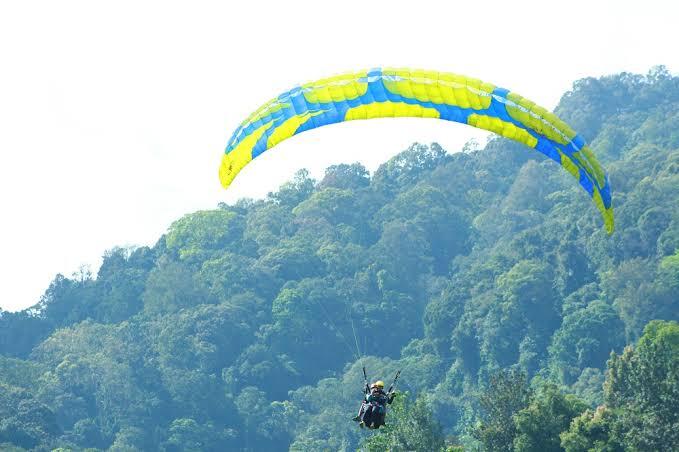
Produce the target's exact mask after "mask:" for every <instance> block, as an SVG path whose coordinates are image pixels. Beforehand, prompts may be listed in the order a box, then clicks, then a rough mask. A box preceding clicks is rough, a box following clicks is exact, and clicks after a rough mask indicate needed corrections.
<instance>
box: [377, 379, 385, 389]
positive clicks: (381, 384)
mask: <svg viewBox="0 0 679 452" xmlns="http://www.w3.org/2000/svg"><path fill="white" fill-rule="evenodd" d="M375 386H377V387H378V388H380V389H383V388H384V382H383V381H382V380H377V381H376V382H375Z"/></svg>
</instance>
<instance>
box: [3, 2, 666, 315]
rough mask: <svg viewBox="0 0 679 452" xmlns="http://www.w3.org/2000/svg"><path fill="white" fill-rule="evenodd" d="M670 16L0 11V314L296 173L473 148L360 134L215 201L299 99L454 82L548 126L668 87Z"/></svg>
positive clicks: (317, 146)
mask: <svg viewBox="0 0 679 452" xmlns="http://www.w3.org/2000/svg"><path fill="white" fill-rule="evenodd" d="M678 20H679V3H677V2H671V1H663V0H645V1H625V0H622V1H621V0H618V1H591V0H588V1H574V0H570V1H552V2H546V1H544V0H543V1H511V2H509V1H490V0H487V1H477V2H458V1H447V2H444V1H440V2H433V1H426V0H418V1H412V0H411V1H408V2H405V1H398V0H392V1H388V2H385V1H377V0H371V1H365V0H362V1H354V0H342V1H334V2H333V1H328V2H319V1H286V2H280V1H277V2H273V1H271V2H268V1H237V0H234V1H230V2H226V1H218V2H208V1H190V2H189V1H185V2H175V1H167V0H165V1H158V2H156V1H142V0H135V1H129V2H128V1H115V2H110V1H108V2H104V1H95V0H87V1H69V0H60V1H59V2H54V1H41V2H39V1H31V0H24V1H21V2H19V1H2V2H0V156H1V163H0V209H1V214H0V217H1V219H0V275H1V276H0V307H1V308H2V309H4V310H9V311H15V310H20V309H24V308H26V307H29V306H31V305H33V304H35V303H37V302H38V301H39V300H40V297H41V295H42V294H43V293H44V291H45V290H46V289H47V287H48V286H49V283H50V281H52V280H53V279H54V277H55V276H56V275H57V274H58V273H61V274H64V275H65V276H70V275H71V274H73V273H74V272H76V271H78V270H79V269H80V268H82V267H83V266H85V267H88V268H90V269H91V271H92V272H93V273H94V274H96V271H97V268H98V266H99V265H100V263H101V257H102V255H103V254H104V253H105V252H106V250H110V249H112V248H114V247H117V246H143V245H148V246H152V245H153V244H154V243H155V242H156V241H157V240H158V239H159V238H160V236H161V235H162V234H163V233H164V232H165V231H167V229H168V227H169V226H170V225H171V224H172V222H173V221H175V220H177V219H179V218H181V217H182V216H183V215H186V214H188V213H191V212H195V211H197V210H202V209H212V208H215V207H216V206H217V204H218V203H219V202H227V203H233V202H235V201H236V200H238V199H239V198H242V197H252V198H257V197H262V196H265V195H266V193H268V192H270V191H274V190H276V189H277V188H278V187H279V186H280V185H281V184H282V183H284V182H285V181H286V180H288V179H289V178H290V177H291V176H292V175H293V174H294V172H295V171H297V170H299V169H301V168H308V169H309V170H310V171H311V173H312V175H314V176H315V177H322V175H323V172H324V169H325V168H326V167H327V166H329V165H332V164H337V163H353V162H356V161H359V162H361V163H363V164H364V165H365V166H366V167H367V168H368V169H369V170H371V171H372V170H374V169H376V168H377V166H378V165H379V164H380V163H382V162H384V161H386V160H388V159H389V158H390V157H392V156H394V155H395V154H397V153H398V152H400V151H402V150H404V149H406V148H407V147H408V146H409V145H410V144H411V143H413V142H415V141H418V142H422V143H431V142H438V143H440V144H441V145H443V147H444V148H445V149H447V150H448V151H450V152H455V151H457V150H459V149H461V148H462V146H463V145H464V143H465V142H466V141H468V140H470V139H475V140H477V141H480V142H483V140H485V138H486V134H485V133H484V132H480V131H477V130H475V129H473V128H471V127H467V126H462V125H458V124H453V123H446V122H443V121H436V120H423V119H391V120H372V121H365V122H364V121H358V122H352V123H346V124H338V125H333V126H330V127H325V128H322V129H319V130H316V131H313V132H311V133H305V134H301V135H298V136H295V137H293V138H291V139H289V140H287V141H286V142H283V143H281V144H280V145H278V146H277V147H276V148H275V149H274V150H273V151H272V152H268V153H266V154H264V155H263V156H262V157H260V158H258V159H257V160H255V161H254V162H253V163H252V164H251V165H249V166H248V167H246V169H245V170H243V172H241V174H240V175H239V177H238V178H237V179H236V181H235V182H234V184H233V185H232V187H231V188H230V189H229V190H227V191H225V190H223V189H222V188H221V187H220V185H219V181H218V177H217V170H218V165H219V162H220V159H221V155H222V153H223V151H224V147H225V145H226V142H227V140H228V138H229V137H230V135H231V133H232V132H233V130H234V129H235V128H236V127H237V126H238V124H239V123H240V122H241V121H242V120H243V119H244V118H245V117H246V116H247V115H248V114H250V113H251V112H252V111H254V110H255V109H256V108H257V107H259V106H260V105H261V104H262V103H264V102H265V101H267V100H269V99H270V98H272V97H274V96H276V95H278V94H280V93H281V92H283V91H286V90H288V89H290V88H291V87H293V86H295V85H296V84H297V83H303V82H306V81H312V80H315V79H319V78H322V77H325V76H329V75H334V74H337V73H342V72H347V71H355V70H361V69H366V68H371V67H379V66H399V67H416V68H424V69H432V70H439V71H447V72H456V73H460V74H464V75H467V76H472V77H476V78H480V79H481V80H484V81H487V82H490V83H493V84H496V85H499V86H503V87H506V88H510V89H512V90H513V91H516V92H518V93H520V94H522V95H523V96H525V97H527V98H529V99H531V100H533V101H535V102H536V103H538V104H539V105H543V106H545V107H547V108H550V109H551V108H554V107H555V106H556V104H557V103H558V101H559V99H560V97H561V96H562V95H563V93H565V92H566V91H568V90H569V89H570V88H571V86H572V84H573V82H574V81H576V80H578V79H580V78H583V77H588V76H601V75H607V74H613V73H617V72H621V71H628V72H638V73H646V72H648V70H649V69H650V68H651V67H652V66H655V65H659V64H663V65H665V66H667V67H668V68H669V69H670V71H672V72H673V73H677V71H679V52H677V50H676V46H677V44H678V43H679V32H678V31H676V30H677V25H676V24H677V22H678Z"/></svg>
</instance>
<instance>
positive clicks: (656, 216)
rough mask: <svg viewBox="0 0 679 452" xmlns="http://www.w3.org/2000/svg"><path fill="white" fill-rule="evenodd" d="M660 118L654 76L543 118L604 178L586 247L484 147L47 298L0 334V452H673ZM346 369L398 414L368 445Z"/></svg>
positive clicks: (175, 229) (678, 166)
mask: <svg viewBox="0 0 679 452" xmlns="http://www.w3.org/2000/svg"><path fill="white" fill-rule="evenodd" d="M677 112H679V77H674V76H672V75H671V74H669V73H668V72H667V71H666V70H664V69H663V68H657V69H654V70H652V71H651V72H650V73H649V74H647V75H635V74H618V75H615V76H610V77H603V78H599V79H593V78H590V79H585V80H581V81H579V82H576V84H575V85H574V88H573V90H572V91H571V92H569V93H567V94H566V95H565V96H564V97H563V99H562V102H561V103H560V105H559V107H558V113H559V114H560V115H562V116H563V118H564V119H565V120H567V121H568V122H571V123H572V124H573V125H574V126H575V129H576V130H578V131H579V132H580V133H582V135H583V136H584V137H586V138H589V139H590V141H591V143H592V147H593V149H595V152H596V153H597V155H599V156H601V157H602V160H603V161H604V162H605V164H606V167H607V168H608V169H609V170H610V178H611V181H612V183H613V199H614V201H613V202H614V205H615V209H616V232H615V233H614V234H613V235H612V236H610V237H609V236H607V235H606V234H605V232H604V231H603V228H602V227H601V219H600V218H599V216H598V214H597V212H596V210H595V209H593V208H592V206H591V202H590V200H589V199H588V197H587V196H585V195H584V193H583V192H582V190H580V189H579V187H577V186H576V184H574V183H573V181H572V178H570V177H569V176H568V174H566V173H565V172H563V171H561V170H560V168H558V166H557V165H555V164H554V162H552V161H550V160H549V159H547V158H543V157H541V156H539V155H538V154H536V153H534V152H526V150H525V148H523V147H521V146H520V145H518V144H514V143H509V142H508V141H507V140H504V139H499V138H496V139H492V140H490V141H489V142H488V143H487V145H486V146H484V147H483V148H482V149H480V148H479V147H478V146H473V145H469V146H465V148H464V149H463V150H462V152H457V153H453V154H448V153H446V152H445V151H444V150H443V149H442V148H441V147H440V146H438V145H436V144H432V145H429V146H426V145H421V144H414V145H413V146H411V147H409V148H408V149H406V150H405V151H404V152H402V153H400V154H398V155H396V156H395V157H394V158H392V159H390V160H389V161H387V162H385V163H384V164H383V165H382V166H381V167H380V168H378V169H377V171H375V172H374V174H373V175H370V174H369V173H368V172H367V170H366V169H365V168H364V167H363V166H361V165H360V164H352V165H336V166H333V167H330V168H328V170H327V171H326V174H325V176H324V177H323V179H322V180H321V181H320V182H316V181H315V180H313V179H312V178H311V177H310V176H309V173H308V172H307V171H301V172H299V173H297V174H296V175H295V177H294V178H293V180H291V181H290V182H288V183H286V184H284V185H283V186H282V187H281V188H280V189H279V190H278V191H277V192H275V193H270V194H269V195H268V197H267V198H266V199H262V200H257V201H253V200H241V201H239V202H237V203H235V204H234V205H225V204H221V205H220V206H219V208H216V209H214V210H206V211H199V212H195V213H193V214H189V215H186V216H184V217H183V218H181V219H179V220H177V221H176V222H174V223H173V224H172V226H171V227H170V228H169V230H168V232H167V234H166V235H164V236H163V237H161V238H160V240H159V241H158V242H157V244H156V245H155V246H153V247H150V248H149V247H140V248H115V249H113V250H111V251H109V252H107V253H106V254H105V255H104V257H103V263H102V265H101V267H100V269H99V271H98V272H97V274H96V275H93V274H91V273H90V272H89V270H87V269H86V268H82V269H81V270H80V271H78V272H76V273H75V274H73V275H71V276H70V277H65V276H63V275H58V276H57V277H55V279H54V281H53V282H52V283H51V284H50V286H49V287H48V288H47V290H46V292H45V294H44V296H43V297H42V298H41V300H40V302H39V303H38V304H36V305H35V306H33V307H32V308H30V309H28V310H26V311H23V312H18V313H9V312H2V311H0V355H2V357H0V398H2V401H1V402H2V403H0V412H1V414H0V444H1V446H0V448H2V449H3V450H4V449H8V450H12V448H14V449H15V450H24V449H35V450H52V449H59V448H61V449H63V450H87V449H88V448H97V449H99V450H104V449H109V450H113V451H136V450H267V451H268V450H271V451H278V450H288V449H291V450H343V451H349V450H356V448H358V447H359V445H360V444H362V443H363V444H364V449H368V450H369V449H384V448H391V449H392V450H402V449H414V450H418V449H419V450H441V449H442V448H443V447H447V448H448V449H447V450H460V448H461V447H463V446H462V445H460V444H459V443H460V442H461V443H462V444H464V447H467V449H471V450H475V449H478V448H479V447H483V448H485V449H488V450H512V449H515V450H558V449H559V448H564V449H566V450H573V451H575V450H583V451H584V450H590V449H592V450H611V451H613V450H663V448H665V449H671V448H672V447H673V446H675V444H674V443H673V442H675V441H676V436H675V435H676V432H677V431H679V429H677V428H676V426H677V422H678V421H677V419H676V408H675V407H676V406H679V401H677V399H676V394H677V393H679V389H677V387H676V386H677V383H676V380H677V371H676V366H677V355H676V337H675V336H676V335H677V333H676V323H672V322H671V321H677V320H679V254H678V253H679V210H678V209H677V206H679V151H678V149H679V134H678V132H677V131H679V114H677ZM453 151H454V150H453ZM657 320H662V321H665V322H657ZM649 322H651V323H650V324H649ZM647 325H648V326H647ZM646 326H647V327H646ZM644 327H646V330H645V331H646V333H644V335H643V336H642V332H643V331H644ZM640 337H641V339H640V340H639V338H640ZM637 340H639V343H638V345H637V346H635V347H630V345H631V344H634V343H635V342H636V341H637ZM626 345H627V346H628V347H627V348H625V346H626ZM611 351H613V352H614V353H615V354H614V355H612V358H611V359H610V361H609V364H608V366H609V367H608V369H606V367H605V366H606V359H607V358H608V357H609V356H611V355H610V353H611ZM363 365H365V366H366V367H367V369H368V372H369V373H370V377H371V378H381V379H384V380H387V381H388V380H389V378H391V375H393V374H394V372H395V371H396V370H397V369H402V370H403V374H402V377H401V381H400V382H399V383H400V385H402V386H401V387H402V388H403V389H404V390H407V391H409V392H410V393H411V394H413V395H414V396H413V400H416V401H415V402H413V403H409V402H407V401H406V400H405V399H404V400H400V401H398V402H396V405H395V406H394V407H393V410H391V412H390V413H389V415H388V417H387V423H388V426H387V427H386V428H385V429H383V430H380V431H379V432H367V431H366V430H361V429H359V428H357V426H356V425H355V423H353V422H350V420H349V419H350V418H351V417H352V416H353V415H354V413H355V410H357V408H358V403H359V400H360V397H361V388H362V387H363V375H362V366H363ZM604 383H605V385H604ZM554 385H557V386H554ZM604 386H605V389H604ZM531 388H532V389H531ZM557 388H558V390H557ZM573 393H574V394H576V395H577V397H580V398H582V400H583V401H584V402H581V401H579V400H578V399H576V398H575V396H574V395H572V394H573ZM415 395H417V397H415ZM583 403H586V404H587V406H589V407H590V408H591V409H586V407H585V405H584V404H583ZM604 404H605V405H604ZM598 405H601V406H599V407H598V408H596V409H594V408H595V407H596V406H598ZM571 420H572V421H571ZM439 423H440V426H439ZM444 435H446V436H447V438H448V440H447V441H446V443H445V446H444V442H443V441H444V440H443V438H444ZM674 449H677V447H674Z"/></svg>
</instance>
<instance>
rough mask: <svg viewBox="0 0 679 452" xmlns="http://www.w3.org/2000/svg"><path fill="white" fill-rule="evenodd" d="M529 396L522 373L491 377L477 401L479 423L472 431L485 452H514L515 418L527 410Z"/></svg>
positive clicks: (508, 372) (500, 373) (514, 371)
mask: <svg viewBox="0 0 679 452" xmlns="http://www.w3.org/2000/svg"><path fill="white" fill-rule="evenodd" d="M531 395H532V393H531V390H530V388H529V387H528V383H527V381H526V374H525V373H523V372H520V371H516V370H511V371H500V372H497V373H495V374H493V375H492V376H491V377H490V380H489V382H488V385H487V386H486V387H485V389H484V391H483V393H482V394H481V396H480V397H479V404H480V406H481V412H482V418H481V419H482V420H481V421H480V422H479V423H478V424H477V425H476V426H475V427H474V428H473V430H472V436H473V437H474V438H476V439H477V440H478V441H479V442H481V444H482V445H483V447H484V449H485V450H489V451H511V450H513V444H514V439H515V438H516V436H517V429H516V424H515V423H514V415H515V414H517V413H518V412H520V411H521V410H523V409H524V408H526V407H527V406H528V404H529V403H530V400H531Z"/></svg>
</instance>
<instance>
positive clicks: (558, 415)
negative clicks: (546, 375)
mask: <svg viewBox="0 0 679 452" xmlns="http://www.w3.org/2000/svg"><path fill="white" fill-rule="evenodd" d="M586 408H587V404H586V403H584V402H583V401H581V400H579V399H578V398H577V397H575V396H573V395H570V394H569V395H563V394H562V393H561V392H560V391H559V389H558V388H557V387H556V386H554V385H550V384H547V385H545V386H543V387H542V388H540V390H539V391H538V392H537V393H536V394H535V396H534V398H533V400H532V401H531V403H530V405H528V406H527V407H526V408H524V409H522V410H521V411H519V412H518V413H516V415H514V424H515V425H516V437H515V438H514V449H515V450H517V451H522V452H524V451H525V452H543V451H544V452H550V451H554V452H559V451H561V446H560V443H561V440H560V438H559V434H560V433H561V432H563V431H564V430H567V429H568V427H569V425H570V423H571V420H572V419H573V418H574V417H576V416H578V415H579V414H580V413H582V412H583V411H584V410H585V409H586Z"/></svg>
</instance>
